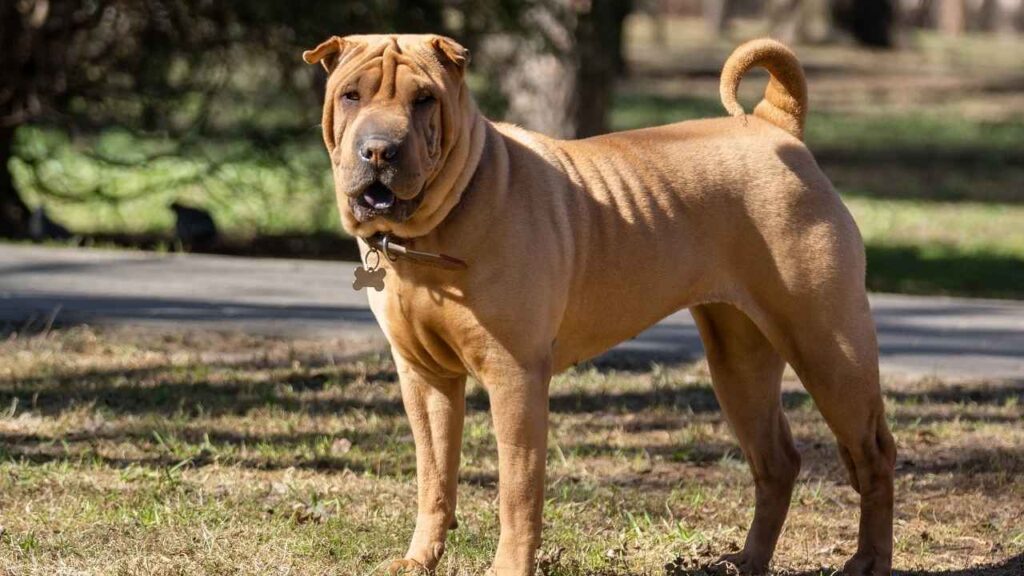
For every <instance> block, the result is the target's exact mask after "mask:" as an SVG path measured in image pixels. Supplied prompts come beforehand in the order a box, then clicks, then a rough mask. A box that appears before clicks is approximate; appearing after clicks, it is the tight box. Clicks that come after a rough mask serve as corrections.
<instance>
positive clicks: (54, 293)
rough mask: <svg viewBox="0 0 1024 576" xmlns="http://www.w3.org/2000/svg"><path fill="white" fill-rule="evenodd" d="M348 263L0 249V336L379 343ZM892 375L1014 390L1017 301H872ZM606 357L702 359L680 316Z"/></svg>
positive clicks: (1020, 366) (1021, 325)
mask: <svg viewBox="0 0 1024 576" xmlns="http://www.w3.org/2000/svg"><path fill="white" fill-rule="evenodd" d="M353 266H354V265H353V264H351V263H343V262H322V261H302V260H268V259H258V258H252V259H250V258H246V259H243V258H229V257H220V256H201V255H188V256H183V255H161V254H154V253H137V252H123V251H103V250H75V249H64V248H40V247H32V246H11V245H0V325H3V324H7V325H13V326H16V327H17V326H22V325H24V324H25V323H27V322H31V323H36V324H42V323H45V322H47V321H49V320H50V319H51V318H53V319H55V320H56V322H57V323H76V322H90V323H94V324H105V323H113V324H139V325H152V326H165V327H166V326H171V327H183V328H203V327H207V328H215V329H224V330H234V329H237V330H244V331H249V332H254V333H264V334H279V335H286V336H303V337H314V338H317V337H337V336H338V335H339V334H341V333H345V334H350V335H354V336H365V337H370V338H381V336H380V332H379V329H378V328H377V325H376V323H375V321H374V319H373V317H372V315H371V314H370V312H369V310H368V309H367V307H366V296H365V294H363V293H361V292H354V291H353V290H352V289H351V287H350V283H351V278H352V268H353ZM871 305H872V308H873V310H874V312H875V318H876V320H877V324H878V331H879V344H880V347H881V355H882V368H883V370H884V371H886V372H890V373H905V374H914V375H921V374H934V375H937V376H943V377H982V378H1000V379H1002V378H1012V379H1016V380H1021V381H1024V302H1009V301H992V300H971V299H961V298H932V297H910V296H893V295H882V294H876V295H873V296H872V298H871ZM610 354H611V355H623V354H625V355H628V358H629V360H630V361H633V360H636V361H638V362H647V361H651V360H660V361H673V360H676V361H678V360H692V359H696V358H699V357H700V356H701V354H702V349H701V344H700V338H699V337H698V335H697V329H696V327H695V326H694V325H693V321H692V319H691V318H690V315H689V313H688V312H686V311H682V312H679V313H677V314H674V315H672V316H670V317H669V318H666V319H665V320H664V321H662V322H661V323H659V324H658V325H657V326H654V327H653V328H651V329H649V330H647V331H646V332H644V333H643V334H641V335H640V336H638V337H637V338H635V339H633V340H631V341H629V342H626V343H624V344H622V345H620V346H619V347H618V348H616V349H615V350H613V351H612V352H611V353H610Z"/></svg>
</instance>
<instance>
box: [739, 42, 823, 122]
mask: <svg viewBox="0 0 1024 576" xmlns="http://www.w3.org/2000/svg"><path fill="white" fill-rule="evenodd" d="M758 67H760V68H765V69H766V70H768V73H769V74H771V80H769V81H768V87H767V88H766V89H765V92H764V100H761V103H760V104H758V105H757V107H756V108H754V116H757V117H758V118H761V119H763V120H767V121H768V122H771V123H772V124H775V125H776V126H778V127H779V128H782V129H783V130H785V131H786V132H789V133H790V134H792V135H793V136H796V137H797V138H799V139H801V140H803V135H804V119H805V118H806V117H807V81H806V79H805V78H804V71H803V68H801V67H800V61H799V60H797V58H796V54H794V53H793V51H792V50H790V49H789V48H787V47H786V46H785V45H784V44H782V43H781V42H777V41H775V40H772V39H770V38H760V39H758V40H751V41H750V42H747V43H746V44H743V45H742V46H740V47H739V48H737V49H736V50H735V51H733V53H732V55H731V56H729V59H728V60H726V62H725V66H723V67H722V83H721V86H720V90H719V91H720V93H721V97H722V104H724V105H725V109H726V111H728V112H729V114H731V115H733V116H743V115H744V114H745V113H746V112H745V111H744V110H743V106H742V105H741V104H740V103H739V101H738V100H736V91H737V89H739V86H740V80H742V79H743V75H744V74H746V73H747V72H748V71H749V70H750V69H751V68H758Z"/></svg>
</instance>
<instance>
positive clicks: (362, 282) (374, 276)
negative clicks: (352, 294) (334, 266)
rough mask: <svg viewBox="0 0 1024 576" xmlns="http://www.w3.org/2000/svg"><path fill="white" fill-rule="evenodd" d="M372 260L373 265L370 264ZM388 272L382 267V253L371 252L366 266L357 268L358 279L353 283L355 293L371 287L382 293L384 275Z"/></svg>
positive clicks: (367, 256) (367, 257)
mask: <svg viewBox="0 0 1024 576" xmlns="http://www.w3.org/2000/svg"><path fill="white" fill-rule="evenodd" d="M371 260H372V261H373V264H370V262H371ZM385 274H386V271H385V270H384V269H383V268H381V267H380V253H379V252H377V251H376V250H370V252H369V253H367V255H366V264H365V265H364V266H359V267H357V268H356V279H355V280H353V281H352V289H353V290H355V291H357V292H358V291H359V290H362V289H363V288H366V287H370V288H373V289H374V290H376V291H377V292H380V291H382V290H384V275H385Z"/></svg>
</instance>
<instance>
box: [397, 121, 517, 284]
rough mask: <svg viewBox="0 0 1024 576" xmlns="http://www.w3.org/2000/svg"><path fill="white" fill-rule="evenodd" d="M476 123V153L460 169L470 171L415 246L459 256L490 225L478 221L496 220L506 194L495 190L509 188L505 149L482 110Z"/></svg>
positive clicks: (479, 239) (483, 235) (481, 238)
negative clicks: (479, 133) (453, 198)
mask: <svg viewBox="0 0 1024 576" xmlns="http://www.w3.org/2000/svg"><path fill="white" fill-rule="evenodd" d="M476 125H477V128H476V129H478V130H482V131H483V134H482V142H481V144H480V148H481V150H480V153H479V154H478V155H477V156H476V159H475V162H473V165H472V167H469V166H467V167H466V169H465V170H464V173H465V172H469V171H470V170H471V174H470V175H469V177H468V178H467V179H466V184H465V186H464V187H463V188H462V190H461V191H460V192H459V199H458V201H457V202H456V203H455V204H454V205H453V206H452V207H451V209H449V210H448V213H447V215H446V216H445V217H444V218H443V219H442V220H441V221H440V222H439V223H438V225H437V226H435V227H434V228H433V229H432V230H430V231H429V232H428V233H426V234H424V235H423V236H419V237H416V238H415V242H416V247H417V248H418V249H423V250H432V251H437V252H444V253H447V254H450V255H451V256H455V257H460V255H461V254H460V253H461V252H463V251H465V250H466V249H467V247H472V246H477V245H479V244H480V243H481V242H484V241H485V240H486V236H487V235H488V230H490V227H487V226H479V223H480V222H481V221H484V222H497V221H498V215H499V214H501V212H502V210H503V208H502V207H503V206H504V205H505V202H506V201H507V198H504V197H499V196H497V194H498V193H499V191H508V189H509V186H508V180H509V157H508V149H507V148H506V146H505V140H504V138H505V136H504V135H502V134H501V133H500V132H499V131H498V130H497V129H496V128H495V127H494V125H493V124H492V123H491V122H490V121H488V120H487V119H486V118H485V117H483V115H482V114H479V113H478V117H477V118H476ZM503 196H504V195H503ZM470 266H471V267H472V264H470Z"/></svg>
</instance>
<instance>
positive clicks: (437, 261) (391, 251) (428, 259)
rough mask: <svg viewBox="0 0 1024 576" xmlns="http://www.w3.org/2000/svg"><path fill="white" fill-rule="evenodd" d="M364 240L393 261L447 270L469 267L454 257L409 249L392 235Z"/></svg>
mask: <svg viewBox="0 0 1024 576" xmlns="http://www.w3.org/2000/svg"><path fill="white" fill-rule="evenodd" d="M363 240H364V241H365V242H366V244H367V245H368V246H369V247H370V248H372V249H374V250H380V251H381V252H383V253H384V256H386V257H388V258H390V259H391V260H398V259H399V258H408V259H409V260H411V261H412V262H416V263H419V264H426V265H428V266H437V267H438V268H444V269H446V270H465V269H466V268H468V267H469V265H468V264H466V262H465V260H460V259H458V258H455V257H454V256H449V255H447V254H436V253H434V252H422V251H420V250H413V249H412V248H408V247H406V246H405V245H403V244H402V243H401V242H402V240H401V239H398V238H395V237H394V236H391V235H390V234H374V235H373V236H370V237H369V238H364V239H363Z"/></svg>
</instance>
